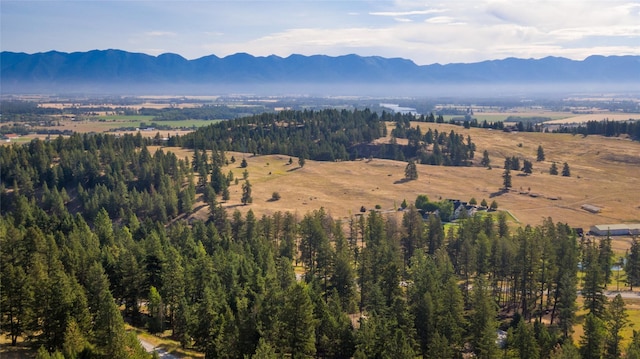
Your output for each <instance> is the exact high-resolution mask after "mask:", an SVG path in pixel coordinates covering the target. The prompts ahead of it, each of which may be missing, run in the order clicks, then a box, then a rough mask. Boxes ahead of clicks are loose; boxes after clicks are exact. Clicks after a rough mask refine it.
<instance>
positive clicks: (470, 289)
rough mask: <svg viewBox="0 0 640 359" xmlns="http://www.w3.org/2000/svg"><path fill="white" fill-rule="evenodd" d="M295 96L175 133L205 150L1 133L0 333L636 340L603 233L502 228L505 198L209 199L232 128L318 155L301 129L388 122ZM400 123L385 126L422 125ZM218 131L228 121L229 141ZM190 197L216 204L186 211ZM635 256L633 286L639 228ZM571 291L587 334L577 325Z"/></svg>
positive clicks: (238, 354) (575, 353)
mask: <svg viewBox="0 0 640 359" xmlns="http://www.w3.org/2000/svg"><path fill="white" fill-rule="evenodd" d="M299 114H301V113H299V112H285V113H283V114H282V116H283V117H280V118H278V122H277V123H276V124H274V122H273V120H274V118H273V117H272V115H270V114H266V115H264V119H263V121H264V122H257V121H258V120H261V119H262V116H259V117H253V118H252V119H251V120H238V121H239V123H238V128H234V127H224V126H229V125H231V124H234V123H235V122H228V123H226V122H225V123H224V125H221V126H211V127H208V128H206V129H204V130H203V131H198V132H195V134H194V135H193V136H192V137H187V136H184V137H181V138H177V139H174V141H177V142H180V141H184V142H181V144H183V145H188V144H189V143H194V144H195V147H196V148H197V150H196V151H194V152H193V156H192V157H191V158H182V159H180V158H177V157H176V156H175V155H174V154H173V153H171V152H170V149H168V150H167V149H165V150H162V149H160V150H157V151H155V152H154V153H151V152H150V151H149V149H148V146H149V145H150V144H151V143H150V142H149V141H151V140H149V139H144V138H142V137H141V136H140V135H136V136H133V135H125V136H122V137H119V138H116V137H114V136H111V135H79V134H74V135H73V136H71V137H69V138H62V137H59V138H56V139H54V140H51V141H40V140H33V141H32V142H30V143H29V144H26V145H17V144H13V145H9V146H0V168H1V169H2V171H1V173H0V179H1V181H2V182H1V184H0V192H1V196H2V197H1V201H0V211H1V213H2V217H1V218H0V256H1V257H0V309H1V315H2V323H1V329H2V335H6V336H8V338H9V339H10V341H11V343H12V344H16V343H17V342H18V340H19V339H20V341H22V340H26V342H27V343H28V344H29V345H32V346H33V347H34V348H41V349H40V352H39V353H40V354H39V357H46V353H47V352H48V353H52V354H53V355H57V356H58V357H59V356H60V355H63V356H64V357H66V358H80V357H82V358H93V357H95V358H144V357H148V356H150V355H149V354H146V353H145V352H144V350H143V349H142V348H141V346H140V345H139V342H138V341H137V339H136V337H135V336H134V335H133V334H127V333H126V332H125V329H124V323H125V322H127V323H130V324H131V325H133V326H136V327H145V328H146V329H147V330H149V331H150V332H153V333H158V332H164V331H169V332H170V333H171V335H172V337H173V338H175V339H176V340H178V341H180V343H181V344H182V345H183V346H184V347H189V348H195V349H197V350H200V351H202V352H204V353H205V355H206V357H207V358H243V357H253V358H279V357H283V356H284V357H292V358H305V357H323V358H349V357H354V358H413V357H422V358H460V357H462V356H463V355H469V354H471V353H473V354H475V355H476V356H477V357H479V358H505V357H506V358H603V357H606V358H617V357H620V356H621V353H623V352H625V353H626V357H627V358H639V357H640V334H638V333H636V334H635V335H634V337H633V338H632V340H630V344H629V345H628V346H627V347H622V346H621V344H620V343H621V340H622V338H621V336H620V333H621V331H622V329H623V328H625V327H626V326H627V325H628V324H629V323H628V322H627V321H626V319H625V318H626V316H625V310H624V302H623V301H622V299H621V298H620V297H616V298H613V299H608V298H607V297H606V296H605V295H604V289H605V286H606V284H607V283H609V282H610V280H611V278H612V275H613V274H612V270H611V268H612V265H613V260H614V258H613V251H612V248H611V239H610V238H608V237H605V238H602V239H598V238H591V239H584V238H581V237H577V236H576V233H575V231H574V230H573V229H571V228H570V227H569V226H568V225H566V224H563V223H554V222H553V220H552V219H551V218H548V219H546V220H545V221H544V223H543V224H542V225H540V226H536V227H531V226H527V227H524V228H517V229H513V228H509V226H508V222H507V218H506V215H505V214H504V213H502V212H493V213H483V214H478V215H475V216H472V217H470V218H462V219H461V220H459V222H458V225H457V226H447V229H446V230H445V227H444V226H443V223H442V222H441V219H440V217H439V216H437V215H429V216H427V217H426V218H425V217H424V216H423V214H422V213H421V212H420V211H419V210H418V209H416V206H415V205H409V206H408V207H407V208H406V209H405V210H404V211H403V212H402V213H401V214H400V215H399V216H396V215H395V214H394V215H389V216H386V215H382V214H381V213H379V212H376V211H369V212H367V213H363V214H360V215H357V216H352V217H350V218H349V219H348V220H346V221H344V222H343V221H341V220H336V219H334V218H332V217H331V216H330V215H328V214H327V212H325V210H323V209H321V208H320V209H316V210H314V211H311V212H308V213H305V214H302V215H300V216H301V217H299V216H298V215H295V214H293V213H280V212H278V213H274V214H272V215H264V216H262V217H260V218H258V217H256V216H255V215H254V213H253V212H252V211H251V210H249V211H248V212H247V213H246V214H245V215H243V214H241V213H240V212H238V211H235V212H233V213H227V212H226V211H225V210H224V209H223V208H222V206H221V205H220V202H221V201H224V200H225V197H228V195H229V194H228V188H229V187H230V186H239V185H240V184H239V183H238V182H236V181H234V179H233V176H232V174H229V162H230V161H231V159H227V155H226V154H225V151H228V150H231V149H236V147H234V146H240V147H239V148H244V146H246V148H247V150H248V151H251V149H253V148H255V149H256V151H258V148H262V147H260V146H265V144H266V143H269V141H271V143H272V144H273V146H283V145H284V144H286V143H289V144H290V145H291V148H292V149H295V150H298V151H307V152H306V155H308V156H309V158H312V155H318V156H319V155H320V154H322V149H323V148H326V147H325V145H324V142H323V140H318V141H316V142H314V143H315V144H316V145H317V147H314V146H313V145H309V146H308V147H304V146H303V145H302V144H303V143H304V139H305V138H306V137H304V136H302V134H307V135H311V134H313V135H315V136H317V137H316V138H318V139H320V138H323V139H325V140H326V139H329V138H332V137H331V136H336V133H338V132H343V133H344V136H345V138H346V140H345V141H346V142H345V144H347V143H349V141H354V142H367V141H372V140H374V139H375V138H378V137H380V136H382V135H384V131H385V127H384V125H383V124H384V122H382V121H381V118H380V117H378V116H377V115H375V114H373V113H369V112H367V111H356V112H353V113H349V112H345V113H342V112H340V111H326V112H322V111H321V112H313V113H312V116H311V118H313V119H315V120H314V121H315V122H314V121H311V122H305V123H303V124H301V123H299V122H298V121H299V119H297V118H296V116H297V115H299ZM330 115H331V116H333V115H337V117H338V118H343V122H338V123H336V125H335V126H336V130H335V132H331V131H330V128H328V126H326V125H320V123H322V121H321V119H320V117H322V116H330ZM243 121H244V122H243ZM394 121H395V122H396V128H395V129H394V132H395V137H397V138H407V139H408V140H409V142H410V143H411V142H412V141H413V142H416V141H417V142H422V141H424V142H425V143H426V140H425V136H427V135H426V134H425V135H422V136H418V133H415V132H413V130H410V129H409V128H407V127H406V126H405V125H404V123H405V122H404V120H403V119H402V118H400V119H397V118H396V119H394ZM269 123H271V125H268V124H269ZM332 123H333V121H332ZM258 124H260V125H258ZM356 128H357V129H359V130H360V132H358V131H356V130H355V129H356ZM294 129H300V130H298V131H300V132H296V131H293V130H294ZM338 129H342V130H341V131H340V130H338ZM251 131H255V132H258V133H263V135H264V136H263V137H262V138H263V139H264V141H263V142H260V141H256V138H257V137H255V136H252V135H251V134H250V133H251ZM283 131H284V132H283ZM287 131H291V132H287ZM403 131H404V133H403ZM223 132H230V133H236V132H237V133H238V135H237V137H233V138H234V139H236V140H234V141H232V143H231V144H229V146H228V147H222V145H221V144H222V143H228V141H226V142H225V141H224V139H225V137H221V134H222V133H223ZM416 132H419V131H417V130H416ZM427 133H428V132H427ZM241 134H245V135H246V137H243V136H242V135H241ZM276 134H277V135H276ZM285 134H288V136H289V137H279V136H285ZM431 135H432V139H433V145H432V146H435V143H438V142H437V141H439V139H440V138H441V137H442V138H443V141H444V142H446V141H450V144H454V145H453V146H458V145H459V146H461V147H460V148H461V149H462V152H466V154H467V156H469V153H472V151H470V149H471V142H470V140H468V141H467V142H463V140H464V139H462V138H461V137H460V136H458V135H456V134H455V133H453V132H452V133H450V134H438V135H437V136H436V134H435V133H432V134H431ZM217 136H220V137H217ZM270 136H274V137H270ZM349 136H353V139H349ZM214 139H215V140H220V141H218V142H215V141H214V142H207V141H213V140H214ZM243 139H246V142H244V143H243V141H242V140H243ZM267 139H269V140H268V141H267ZM297 141H299V142H297ZM338 141H339V140H338ZM327 143H332V144H334V143H333V142H329V141H328V140H327ZM252 144H253V146H255V147H252V148H251V149H250V146H252ZM296 146H300V148H301V149H300V148H299V147H296ZM332 148H336V147H332ZM338 148H339V147H338ZM347 148H350V147H348V146H345V147H344V149H345V151H346V150H347ZM165 151H166V152H165ZM332 153H333V154H334V156H335V155H336V153H335V152H333V150H332ZM300 156H303V158H304V154H300ZM341 156H342V155H340V151H338V156H337V157H335V158H336V159H338V158H346V157H341ZM460 156H463V154H461V155H460ZM449 158H450V159H449V160H451V161H452V160H453V159H452V158H451V157H449ZM200 198H202V199H203V200H204V201H205V202H206V203H207V204H208V205H209V209H210V210H209V216H208V218H207V219H206V220H189V221H187V220H180V219H181V218H185V217H186V216H188V215H189V214H190V213H191V212H192V211H193V209H194V205H195V203H196V201H197V200H199V199H200ZM463 217H464V216H463ZM627 259H628V260H627V265H626V268H625V269H626V271H627V274H628V278H629V283H628V285H631V286H638V285H640V245H639V244H638V243H637V241H634V243H633V245H632V248H631V250H630V251H629V254H628V258H627ZM578 290H580V291H581V293H582V296H583V298H584V300H583V301H582V302H583V303H584V305H583V308H578V301H577V298H578ZM579 309H584V310H586V313H587V314H586V316H585V318H584V322H583V327H584V334H583V335H582V336H580V338H577V340H574V338H573V332H574V329H573V328H574V326H576V324H578V321H579V320H581V319H580V318H579V317H578V316H577V311H578V310H579ZM605 328H607V329H608V330H605ZM499 330H502V331H504V332H506V339H505V340H500V341H498V340H497V339H498V333H501V332H499Z"/></svg>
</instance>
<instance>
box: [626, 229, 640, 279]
mask: <svg viewBox="0 0 640 359" xmlns="http://www.w3.org/2000/svg"><path fill="white" fill-rule="evenodd" d="M624 271H625V273H626V274H627V283H628V284H629V287H630V288H631V290H633V287H634V286H635V287H638V286H640V242H639V241H638V239H637V238H633V239H632V240H631V248H629V252H628V253H627V262H626V263H625V265H624Z"/></svg>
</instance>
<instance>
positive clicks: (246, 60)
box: [0, 50, 640, 93]
mask: <svg viewBox="0 0 640 359" xmlns="http://www.w3.org/2000/svg"><path fill="white" fill-rule="evenodd" d="M0 64H1V73H0V81H1V85H2V93H13V92H29V91H32V92H43V91H45V92H46V91H63V90H65V89H66V90H69V89H72V88H74V87H76V88H85V89H87V88H88V89H91V88H93V89H100V88H102V89H109V88H118V87H127V88H131V89H133V88H143V87H146V88H149V86H151V87H154V86H155V87H156V88H157V87H158V86H160V87H165V86H168V87H175V88H178V87H180V88H189V87H190V86H191V87H194V88H196V87H200V88H204V87H207V86H222V85H236V86H241V87H242V85H245V87H247V86H256V85H259V86H266V85H284V84H317V85H325V86H331V85H338V84H352V85H353V84H358V85H365V86H366V85H372V86H383V85H386V84H388V85H394V86H397V85H403V84H406V85H464V84H474V85H475V86H478V85H483V84H488V85H500V84H531V85H540V84H567V83H569V84H575V85H580V84H603V85H608V86H612V85H616V84H621V85H626V86H629V85H630V86H635V85H636V84H638V85H640V56H606V57H605V56H590V57H588V58H586V59H584V60H582V61H576V60H571V59H566V58H562V57H545V58H542V59H518V58H507V59H503V60H491V61H483V62H477V63H456V64H444V65H441V64H433V65H422V66H420V65H417V64H415V63H414V62H412V61H410V60H407V59H401V58H384V57H378V56H366V57H365V56H358V55H345V56H337V57H331V56H325V55H313V56H303V55H291V56H288V57H286V58H283V57H279V56H275V55H271V56H266V57H255V56H252V55H249V54H246V53H238V54H234V55H230V56H226V57H222V58H221V57H217V56H215V55H210V56H205V57H201V58H198V59H194V60H187V59H185V58H184V57H182V56H180V55H177V54H169V53H168V54H162V55H159V56H151V55H147V54H142V53H132V52H126V51H121V50H93V51H87V52H73V53H65V52H58V51H49V52H42V53H34V54H26V53H17V52H9V51H3V52H2V53H0Z"/></svg>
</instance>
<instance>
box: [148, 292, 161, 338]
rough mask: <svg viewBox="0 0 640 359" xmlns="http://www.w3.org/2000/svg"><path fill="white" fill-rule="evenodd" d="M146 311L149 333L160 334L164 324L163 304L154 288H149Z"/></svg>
mask: <svg viewBox="0 0 640 359" xmlns="http://www.w3.org/2000/svg"><path fill="white" fill-rule="evenodd" d="M147 311H148V312H149V332H150V333H160V332H162V331H163V322H164V304H163V303H162V297H161V296H160V293H158V290H157V289H156V287H154V286H151V288H150V289H149V302H148V303H147Z"/></svg>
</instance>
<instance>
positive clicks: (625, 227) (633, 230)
mask: <svg viewBox="0 0 640 359" xmlns="http://www.w3.org/2000/svg"><path fill="white" fill-rule="evenodd" d="M590 232H591V234H594V235H596V236H606V235H611V236H628V235H632V236H633V235H639V234H640V223H635V224H597V225H595V226H593V227H591V231H590Z"/></svg>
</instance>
